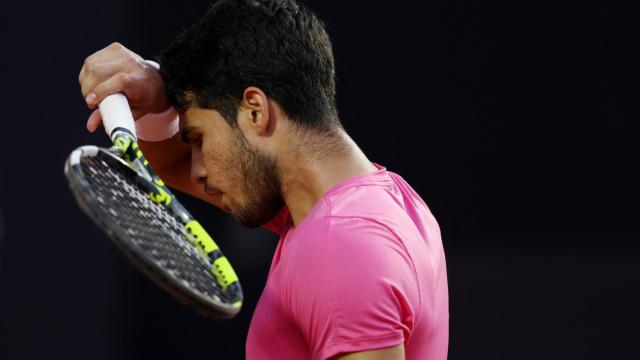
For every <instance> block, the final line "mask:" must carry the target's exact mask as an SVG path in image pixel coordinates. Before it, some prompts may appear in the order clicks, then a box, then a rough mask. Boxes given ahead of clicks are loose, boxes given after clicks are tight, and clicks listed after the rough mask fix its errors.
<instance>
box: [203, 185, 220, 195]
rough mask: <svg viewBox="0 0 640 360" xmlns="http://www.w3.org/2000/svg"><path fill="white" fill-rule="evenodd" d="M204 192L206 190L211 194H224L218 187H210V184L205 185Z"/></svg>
mask: <svg viewBox="0 0 640 360" xmlns="http://www.w3.org/2000/svg"><path fill="white" fill-rule="evenodd" d="M204 192H206V193H207V194H209V195H222V191H220V190H218V189H214V188H212V187H210V186H209V185H208V184H205V185H204Z"/></svg>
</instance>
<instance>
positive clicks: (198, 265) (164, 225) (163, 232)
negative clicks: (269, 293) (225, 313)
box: [81, 157, 227, 302]
mask: <svg viewBox="0 0 640 360" xmlns="http://www.w3.org/2000/svg"><path fill="white" fill-rule="evenodd" d="M81 164H82V165H81V167H82V170H83V172H84V173H85V175H86V178H87V180H88V181H89V183H90V184H91V188H92V189H93V191H94V192H95V194H96V199H97V201H98V203H99V204H100V206H101V207H102V208H103V209H104V210H105V211H106V212H108V213H109V214H110V215H111V217H112V218H113V221H115V222H116V223H118V225H119V226H121V227H122V228H123V229H126V230H125V231H126V233H127V234H128V235H129V239H128V240H129V241H130V242H132V243H134V244H135V245H136V246H137V247H139V248H140V249H142V250H143V252H144V253H145V254H146V256H148V257H150V258H151V259H152V260H153V261H155V262H156V264H158V265H159V266H161V267H162V268H164V269H166V270H167V272H168V273H169V274H170V276H173V277H174V279H176V280H178V281H181V282H183V283H184V285H186V286H188V287H191V288H193V289H196V290H197V291H199V292H200V293H202V294H203V295H205V296H207V297H211V298H214V299H215V300H216V301H222V302H226V300H227V299H225V295H224V292H223V291H222V289H221V287H220V286H219V285H218V283H217V279H216V278H215V276H214V275H213V274H212V273H211V271H210V269H211V264H210V263H209V262H208V261H207V260H206V259H205V258H203V256H202V255H201V254H200V253H199V252H198V250H197V249H196V248H195V247H194V246H193V245H191V244H190V243H189V242H188V240H187V239H186V238H185V236H184V233H183V231H184V230H183V229H184V226H183V224H182V223H181V222H180V221H179V220H178V219H177V218H176V217H175V216H173V215H172V214H171V213H170V212H169V211H167V209H166V208H164V207H163V206H161V205H159V204H156V203H154V202H153V201H151V199H150V198H149V196H148V194H147V192H146V189H144V188H143V187H141V186H137V185H136V184H137V183H136V182H135V180H132V178H133V177H135V175H134V174H131V173H130V172H129V171H128V169H123V170H126V171H119V169H120V168H117V167H114V166H112V165H109V164H108V163H107V162H105V161H104V160H101V159H99V158H98V157H86V158H83V159H82V163H81ZM124 241H126V240H124Z"/></svg>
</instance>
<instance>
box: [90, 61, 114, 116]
mask: <svg viewBox="0 0 640 360" xmlns="http://www.w3.org/2000/svg"><path fill="white" fill-rule="evenodd" d="M83 69H85V70H83V71H82V72H81V75H80V90H81V91H82V96H83V97H85V98H86V97H87V96H88V95H89V94H90V93H91V92H92V91H93V89H94V88H95V87H96V86H98V84H100V83H101V82H103V81H105V80H107V79H109V78H111V77H112V76H114V75H115V74H117V73H118V72H120V71H121V70H122V69H121V66H120V64H119V63H118V62H117V61H112V62H108V63H101V64H99V65H85V67H83ZM87 105H88V104H87Z"/></svg>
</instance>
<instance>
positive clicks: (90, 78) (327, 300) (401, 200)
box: [79, 0, 449, 360]
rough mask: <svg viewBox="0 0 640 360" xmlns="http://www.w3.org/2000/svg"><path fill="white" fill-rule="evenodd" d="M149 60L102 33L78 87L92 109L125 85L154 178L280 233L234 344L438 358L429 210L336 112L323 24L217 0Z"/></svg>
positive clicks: (275, 9) (441, 342)
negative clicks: (104, 41)
mask: <svg viewBox="0 0 640 360" xmlns="http://www.w3.org/2000/svg"><path fill="white" fill-rule="evenodd" d="M159 63H160V67H159V70H158V68H157V67H156V66H154V64H152V63H150V62H147V61H145V60H143V59H142V58H141V57H140V56H138V55H136V54H135V53H133V52H131V51H130V50H128V49H126V48H125V47H124V46H122V45H120V44H117V43H114V44H112V45H110V46H108V47H106V48H104V49H102V50H100V51H98V52H96V53H94V54H93V55H91V56H89V57H88V58H87V59H86V60H85V63H84V66H83V67H82V70H81V72H80V76H79V81H80V85H81V88H82V93H83V96H84V97H85V100H86V102H87V104H88V105H89V107H90V108H96V106H97V104H99V103H100V101H101V100H102V99H103V98H104V97H105V96H107V95H109V94H112V93H117V92H123V93H124V94H125V95H126V96H127V98H128V99H129V102H130V105H131V108H132V110H133V113H134V117H135V118H136V119H138V120H137V122H136V123H137V125H136V126H137V131H138V134H139V138H140V144H141V147H142V149H143V152H144V154H145V155H146V157H147V159H148V160H149V161H150V162H151V164H152V166H153V168H154V169H155V170H156V171H157V172H158V174H159V175H160V177H161V178H162V179H164V180H165V182H167V183H168V184H169V185H170V186H172V187H174V188H176V189H179V190H181V191H184V192H186V193H188V194H191V195H193V196H195V197H198V198H200V199H203V200H205V201H208V202H210V203H212V204H214V205H216V206H218V207H220V208H222V209H223V210H224V211H226V212H228V213H230V214H231V215H233V217H234V218H235V219H237V221H238V222H240V223H241V224H243V225H245V226H248V227H256V226H263V227H265V228H267V229H269V230H271V231H274V232H276V233H278V234H279V235H280V240H279V242H278V246H277V249H276V252H275V254H274V256H273V261H272V265H271V269H270V271H269V276H268V279H267V283H266V286H265V289H264V291H263V293H262V295H261V297H260V301H259V303H258V305H257V307H256V309H255V312H254V314H253V318H252V321H251V326H250V328H249V334H248V338H247V342H246V356H247V358H248V359H250V360H254V359H328V358H337V359H405V358H406V359H420V360H422V359H424V360H442V359H445V358H446V357H447V347H448V330H449V329H448V320H449V313H448V288H447V276H446V266H445V257H444V251H443V246H442V241H441V238H440V230H439V228H438V224H437V223H436V220H435V219H434V217H433V216H432V214H431V212H430V211H429V209H428V208H427V205H425V203H424V201H423V200H422V199H421V198H420V197H419V196H418V194H416V192H415V191H414V190H413V189H412V188H411V187H410V186H409V185H408V184H407V183H406V182H405V181H404V180H403V179H402V178H401V177H400V176H399V175H397V174H394V173H392V172H390V171H388V170H386V169H385V168H384V167H383V166H381V165H377V164H375V163H372V162H371V161H370V160H369V159H367V157H366V156H365V154H364V153H363V152H362V151H361V150H360V149H359V148H358V146H357V145H356V144H355V142H354V141H353V140H352V139H351V138H350V137H349V136H348V135H347V133H346V132H345V130H344V129H343V127H342V126H341V123H340V119H339V117H338V112H337V109H336V102H335V95H336V89H335V71H334V59H333V53H332V48H331V42H330V40H329V38H328V36H327V33H326V31H325V29H324V26H323V24H322V22H321V21H320V20H318V18H317V17H316V16H315V15H314V14H313V13H312V12H311V11H310V10H308V9H306V8H304V7H303V6H301V5H297V4H295V2H293V1H286V0H222V1H219V2H217V3H215V4H214V5H213V6H212V7H211V8H210V10H209V11H208V12H207V13H206V14H205V15H204V17H203V18H202V19H201V20H200V21H199V22H198V23H197V24H195V25H193V26H192V27H190V28H189V29H187V30H185V31H184V32H183V33H181V34H180V35H179V36H177V37H176V38H175V39H174V40H173V42H172V43H171V44H170V45H169V46H168V47H167V48H166V49H165V50H164V51H163V53H162V55H161V56H160V58H159ZM374 75H375V74H372V76H374ZM363 91H365V92H368V91H371V92H376V93H377V92H384V91H389V90H388V89H363ZM363 96H366V94H364V95H363ZM377 98H378V97H376V99H377ZM372 106H375V104H372ZM398 106H410V105H405V104H398ZM178 115H179V116H178ZM418 116H419V115H418ZM360 120H361V121H367V120H368V119H360ZM396 120H398V119H396ZM100 122H101V120H100V115H99V113H98V112H93V113H92V115H91V116H90V118H89V120H88V122H87V127H88V129H89V130H90V131H95V130H96V128H98V126H99V125H100ZM371 126H376V124H371ZM380 141H381V142H384V139H380ZM416 146H419V144H416ZM420 166H424V165H423V164H420Z"/></svg>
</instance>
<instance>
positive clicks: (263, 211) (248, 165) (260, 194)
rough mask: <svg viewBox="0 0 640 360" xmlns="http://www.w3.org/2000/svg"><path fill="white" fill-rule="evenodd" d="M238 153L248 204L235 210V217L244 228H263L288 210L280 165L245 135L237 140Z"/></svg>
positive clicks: (235, 149)
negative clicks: (282, 189) (282, 211)
mask: <svg viewBox="0 0 640 360" xmlns="http://www.w3.org/2000/svg"><path fill="white" fill-rule="evenodd" d="M234 153H235V154H234V155H235V156H233V158H235V159H236V161H238V162H239V164H238V165H239V166H240V172H241V181H240V183H241V184H240V185H241V186H242V191H243V193H244V194H245V199H246V200H245V203H244V204H241V205H240V206H239V207H238V208H237V209H234V211H233V212H232V214H233V217H234V218H235V219H236V221H238V223H240V224H241V225H243V226H246V227H249V228H255V227H259V226H261V225H264V224H266V223H267V222H269V221H271V220H272V219H273V218H275V216H276V215H277V214H278V213H279V212H280V210H281V209H282V207H283V206H284V200H283V198H282V192H281V186H280V179H279V176H278V170H277V165H276V161H275V159H273V158H271V157H270V156H269V155H267V154H263V153H262V152H260V151H259V150H258V149H255V148H253V147H252V146H251V145H250V144H249V143H248V142H247V140H246V138H245V137H244V135H243V134H242V133H240V134H238V135H237V137H236V143H235V144H234ZM238 165H236V166H238Z"/></svg>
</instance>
